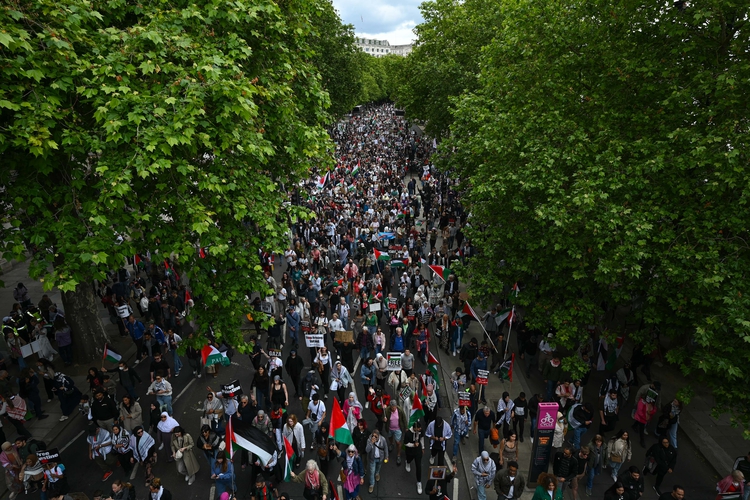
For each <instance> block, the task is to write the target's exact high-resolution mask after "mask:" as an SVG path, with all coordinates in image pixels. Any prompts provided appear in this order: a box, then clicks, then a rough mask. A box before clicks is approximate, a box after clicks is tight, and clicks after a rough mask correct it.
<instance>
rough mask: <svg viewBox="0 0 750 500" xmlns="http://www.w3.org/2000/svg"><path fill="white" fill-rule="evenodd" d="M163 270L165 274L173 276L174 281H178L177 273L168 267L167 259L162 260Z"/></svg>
mask: <svg viewBox="0 0 750 500" xmlns="http://www.w3.org/2000/svg"><path fill="white" fill-rule="evenodd" d="M164 270H165V271H166V272H167V274H170V273H172V274H174V279H175V280H177V281H180V275H179V274H177V271H175V270H174V268H172V267H169V262H168V261H167V259H164Z"/></svg>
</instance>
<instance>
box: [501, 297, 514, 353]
mask: <svg viewBox="0 0 750 500" xmlns="http://www.w3.org/2000/svg"><path fill="white" fill-rule="evenodd" d="M515 317H516V306H513V308H512V309H511V310H510V321H509V322H508V340H507V341H506V342H505V353H504V354H503V360H505V358H506V357H507V356H508V349H509V348H510V336H511V333H512V330H513V318H515Z"/></svg>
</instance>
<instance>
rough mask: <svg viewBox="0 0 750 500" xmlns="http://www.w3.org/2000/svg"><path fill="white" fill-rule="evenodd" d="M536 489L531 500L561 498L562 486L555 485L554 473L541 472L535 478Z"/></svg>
mask: <svg viewBox="0 0 750 500" xmlns="http://www.w3.org/2000/svg"><path fill="white" fill-rule="evenodd" d="M536 484H537V486H536V490H534V496H533V497H532V498H531V500H563V494H562V488H558V487H557V478H556V477H555V475H554V474H547V473H546V472H542V473H541V474H539V477H538V478H537V480H536Z"/></svg>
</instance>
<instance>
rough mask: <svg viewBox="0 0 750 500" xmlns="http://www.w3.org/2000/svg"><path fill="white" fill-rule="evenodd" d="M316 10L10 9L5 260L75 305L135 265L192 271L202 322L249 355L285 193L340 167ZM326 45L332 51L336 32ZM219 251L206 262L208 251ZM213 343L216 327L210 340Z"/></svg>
mask: <svg viewBox="0 0 750 500" xmlns="http://www.w3.org/2000/svg"><path fill="white" fill-rule="evenodd" d="M327 6H330V4H329V3H328V2H320V1H316V0H292V1H286V2H281V3H276V2H271V1H264V0H260V1H253V2H249V1H244V0H239V1H236V2H232V3H231V4H227V3H225V2H217V1H201V2H187V1H177V2H166V1H156V2H148V3H146V4H140V3H139V4H137V3H135V2H127V1H120V0H111V1H104V0H103V1H86V0H62V1H57V0H56V1H54V2H53V1H50V0H41V1H39V2H17V3H13V2H11V3H9V4H7V5H6V7H5V8H4V9H3V10H0V26H1V27H0V60H1V62H2V67H3V76H2V77H1V78H0V154H1V155H2V157H3V163H4V168H3V169H2V170H1V171H0V184H1V185H3V186H5V188H6V189H5V190H4V191H3V193H2V201H3V204H4V205H3V217H4V222H7V223H9V224H8V225H6V226H5V227H4V228H3V229H2V231H3V241H4V242H5V243H6V251H9V252H11V253H13V254H15V255H17V256H20V255H21V254H23V252H24V250H25V248H28V249H30V250H32V251H33V252H34V257H33V261H32V266H31V269H32V273H33V275H34V276H39V277H43V278H44V280H45V285H46V286H47V287H53V286H58V287H60V288H61V289H62V290H63V291H72V290H75V289H76V286H77V285H79V284H81V283H87V282H90V281H91V280H92V279H93V278H102V277H103V276H104V273H105V272H106V271H107V270H108V269H112V268H116V267H119V266H120V265H122V263H123V262H124V260H125V259H126V258H127V257H129V256H132V255H133V254H134V253H135V252H144V251H146V250H151V251H152V252H158V255H159V256H161V258H163V257H164V256H169V255H172V256H173V257H175V258H176V260H177V261H178V262H179V264H180V265H181V266H182V267H183V268H185V269H190V278H191V287H192V289H193V295H194V296H199V297H200V299H201V300H200V301H198V311H197V318H198V320H199V322H200V323H201V325H202V327H203V328H205V327H206V325H207V324H208V323H209V322H210V323H212V324H213V326H214V329H215V330H216V331H217V332H219V333H220V334H223V335H224V336H225V337H227V338H228V340H230V341H232V340H234V341H235V342H237V341H239V339H240V338H239V330H238V326H239V321H240V319H241V317H242V313H243V312H244V311H245V309H246V308H247V304H246V301H245V295H246V294H248V293H250V292H251V291H253V290H262V289H263V287H264V282H263V280H262V276H261V273H260V272H259V270H260V268H259V260H258V256H257V252H258V249H259V248H267V249H278V248H280V247H281V246H282V245H283V244H284V243H285V235H286V231H287V228H288V227H289V224H290V222H291V221H293V220H295V219H296V218H298V217H303V216H305V215H306V214H305V213H303V211H302V210H301V209H299V208H297V207H294V206H289V205H288V204H287V203H285V202H288V201H289V200H288V198H287V195H286V188H287V187H289V186H291V185H293V184H296V183H297V182H298V181H299V180H300V179H303V178H307V177H309V175H310V168H311V167H312V166H325V165H326V164H327V163H328V162H330V161H331V160H330V157H329V156H328V155H327V153H326V151H327V150H328V149H329V147H330V143H329V140H328V137H327V134H326V132H325V129H324V128H323V125H324V124H325V123H326V121H327V119H328V118H327V112H326V108H327V107H328V106H329V104H330V100H329V95H328V93H327V92H326V91H325V90H324V88H323V87H322V85H321V80H320V74H319V70H318V68H317V67H316V66H315V65H314V62H313V61H314V57H315V52H314V50H315V48H314V46H313V45H312V44H310V43H308V42H309V41H310V40H311V39H312V38H313V32H314V23H313V19H314V18H315V16H317V15H318V12H319V11H321V10H325V9H326V8H327ZM315 36H317V37H320V34H319V33H318V34H316V35H315ZM199 246H200V247H206V248H208V249H209V252H208V253H209V257H208V258H206V259H200V258H199V257H198V253H197V248H198V247H199ZM203 331H205V330H203Z"/></svg>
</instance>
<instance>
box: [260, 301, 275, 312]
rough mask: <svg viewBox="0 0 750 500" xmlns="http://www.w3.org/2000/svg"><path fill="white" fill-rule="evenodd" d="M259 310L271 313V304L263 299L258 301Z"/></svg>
mask: <svg viewBox="0 0 750 500" xmlns="http://www.w3.org/2000/svg"><path fill="white" fill-rule="evenodd" d="M260 310H261V311H263V312H264V313H266V314H273V305H272V304H271V303H270V302H267V301H265V300H264V301H263V302H261V303H260Z"/></svg>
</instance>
